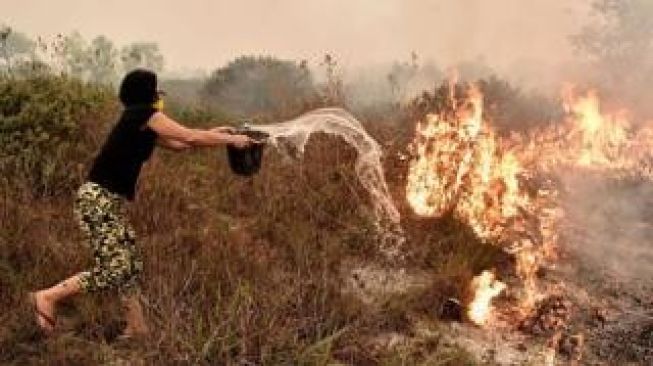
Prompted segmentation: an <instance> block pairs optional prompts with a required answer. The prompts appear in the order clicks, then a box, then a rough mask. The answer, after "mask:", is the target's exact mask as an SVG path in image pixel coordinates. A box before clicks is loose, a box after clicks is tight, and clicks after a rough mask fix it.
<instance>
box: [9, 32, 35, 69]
mask: <svg viewBox="0 0 653 366" xmlns="http://www.w3.org/2000/svg"><path fill="white" fill-rule="evenodd" d="M35 51H36V43H35V42H34V41H32V40H31V39H29V38H28V37H27V36H26V35H24V34H22V33H18V32H15V31H14V30H13V29H12V28H11V27H8V26H1V27H0V58H1V59H2V60H3V61H4V65H5V67H6V68H7V69H8V70H11V68H12V65H13V63H14V62H15V61H17V60H24V59H33V58H34V57H35V55H36V54H35Z"/></svg>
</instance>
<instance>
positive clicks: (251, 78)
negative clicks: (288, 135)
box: [202, 56, 317, 117]
mask: <svg viewBox="0 0 653 366" xmlns="http://www.w3.org/2000/svg"><path fill="white" fill-rule="evenodd" d="M202 94H203V96H204V98H205V99H206V101H207V102H209V103H210V104H211V105H214V106H217V107H219V108H223V109H224V110H225V111H226V112H228V113H230V114H232V115H234V116H237V117H254V116H260V115H275V116H279V115H282V114H288V113H290V114H295V113H297V112H299V111H301V110H303V109H304V105H305V104H306V103H311V102H312V101H313V100H314V99H315V98H316V95H317V92H316V89H315V86H314V85H313V78H312V76H311V73H310V71H309V70H308V68H307V67H306V66H305V65H304V64H303V63H300V64H299V65H297V64H296V63H295V62H292V61H283V60H279V59H276V58H272V57H253V56H244V57H240V58H237V59H236V60H235V61H233V62H231V63H229V64H228V65H227V66H225V67H223V68H220V69H218V70H216V71H215V72H213V74H212V75H211V77H210V78H209V80H208V81H207V82H206V84H205V86H204V89H203V91H202Z"/></svg>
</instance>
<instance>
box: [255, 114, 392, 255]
mask: <svg viewBox="0 0 653 366" xmlns="http://www.w3.org/2000/svg"><path fill="white" fill-rule="evenodd" d="M256 129H257V130H260V131H263V132H266V133H268V134H269V135H270V137H269V139H268V143H269V144H270V145H272V146H274V147H275V148H276V149H278V150H279V151H280V152H281V153H283V154H284V155H287V156H292V157H298V156H301V155H303V153H304V150H305V147H306V144H307V142H308V140H309V139H310V137H311V135H312V134H314V133H326V134H329V135H335V136H338V137H340V138H342V139H343V140H344V141H345V142H346V143H347V144H349V145H351V146H352V147H353V148H355V149H356V151H357V153H358V155H357V158H356V165H355V169H356V175H357V176H358V179H359V181H360V183H361V185H362V186H363V187H364V188H365V189H366V190H367V192H368V194H369V195H370V201H371V203H372V207H373V209H374V216H375V220H376V224H377V226H378V227H379V228H380V229H381V231H382V232H383V234H384V238H385V239H387V240H390V241H392V242H395V243H396V242H397V241H403V240H402V239H400V238H401V237H403V236H402V234H401V232H402V231H401V227H400V215H399V211H398V210H397V208H396V207H395V205H394V203H393V201H392V199H391V198H390V193H389V191H388V185H387V183H386V180H385V175H384V172H383V166H382V165H381V156H382V151H381V146H380V145H379V144H378V143H377V142H376V140H374V138H372V137H371V136H370V135H369V134H368V133H367V131H365V129H364V128H363V126H362V125H361V123H360V122H359V121H358V120H357V119H356V118H354V116H352V115H351V114H350V113H349V112H347V111H345V110H343V109H341V108H322V109H316V110H314V111H311V112H308V113H306V114H303V115H301V116H299V117H297V118H295V119H292V120H289V121H285V122H280V123H276V124H270V125H261V126H256Z"/></svg>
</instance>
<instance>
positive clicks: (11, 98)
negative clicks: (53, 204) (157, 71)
mask: <svg viewBox="0 0 653 366" xmlns="http://www.w3.org/2000/svg"><path fill="white" fill-rule="evenodd" d="M112 94H113V92H112V91H111V90H110V89H109V88H107V87H101V86H97V85H91V84H86V83H84V82H81V81H79V80H76V79H72V78H69V77H66V76H56V75H52V74H47V73H33V74H31V75H29V76H27V77H20V78H18V77H14V76H6V77H3V78H1V79H0V172H1V173H2V176H3V179H4V180H5V181H4V182H3V183H4V185H5V186H6V185H9V184H11V183H16V182H19V181H21V182H23V184H24V182H27V183H28V185H29V188H30V189H31V190H32V191H33V192H35V193H38V194H44V195H48V194H54V193H57V192H59V191H61V190H62V189H66V188H69V187H70V186H71V184H74V183H76V182H78V181H79V178H80V175H81V174H82V172H83V170H84V169H83V167H82V164H83V163H84V162H86V160H88V159H89V154H92V150H93V149H94V148H95V144H94V143H93V133H92V132H93V131H96V130H97V128H96V127H97V126H98V125H100V123H99V122H98V119H97V118H96V117H98V116H100V115H101V114H100V113H101V112H106V111H108V110H109V109H108V108H111V107H112V105H111V103H109V101H110V100H111V99H112V98H111V96H112Z"/></svg>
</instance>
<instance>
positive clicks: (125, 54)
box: [120, 42, 163, 71]
mask: <svg viewBox="0 0 653 366" xmlns="http://www.w3.org/2000/svg"><path fill="white" fill-rule="evenodd" d="M120 59H121V60H122V66H123V69H124V70H125V71H130V70H133V69H135V68H139V67H143V68H147V69H150V70H154V71H161V70H163V55H161V51H160V50H159V46H158V45H157V44H156V43H150V42H137V43H132V44H130V45H127V46H125V47H123V48H122V50H121V52H120Z"/></svg>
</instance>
